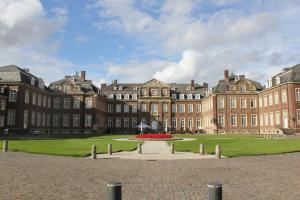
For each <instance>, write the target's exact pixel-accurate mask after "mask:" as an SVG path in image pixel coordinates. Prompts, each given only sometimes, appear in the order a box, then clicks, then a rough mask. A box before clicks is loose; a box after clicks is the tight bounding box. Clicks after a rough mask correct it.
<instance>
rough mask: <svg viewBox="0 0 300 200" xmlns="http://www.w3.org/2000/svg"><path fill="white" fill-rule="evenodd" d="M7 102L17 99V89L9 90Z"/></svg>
mask: <svg viewBox="0 0 300 200" xmlns="http://www.w3.org/2000/svg"><path fill="white" fill-rule="evenodd" d="M8 100H9V102H16V101H17V90H9V99H8Z"/></svg>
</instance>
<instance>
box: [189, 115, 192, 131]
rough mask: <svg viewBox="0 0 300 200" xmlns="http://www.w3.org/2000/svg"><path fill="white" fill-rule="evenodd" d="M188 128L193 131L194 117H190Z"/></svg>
mask: <svg viewBox="0 0 300 200" xmlns="http://www.w3.org/2000/svg"><path fill="white" fill-rule="evenodd" d="M188 128H189V129H190V130H192V129H193V118H192V117H188Z"/></svg>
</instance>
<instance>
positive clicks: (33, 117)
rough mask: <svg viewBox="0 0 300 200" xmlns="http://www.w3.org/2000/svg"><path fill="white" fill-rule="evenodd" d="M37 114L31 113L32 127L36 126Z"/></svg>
mask: <svg viewBox="0 0 300 200" xmlns="http://www.w3.org/2000/svg"><path fill="white" fill-rule="evenodd" d="M35 120H36V112H35V111H31V126H35Z"/></svg>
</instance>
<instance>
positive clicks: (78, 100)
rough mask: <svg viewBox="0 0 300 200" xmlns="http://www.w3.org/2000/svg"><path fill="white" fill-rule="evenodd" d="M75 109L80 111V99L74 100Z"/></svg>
mask: <svg viewBox="0 0 300 200" xmlns="http://www.w3.org/2000/svg"><path fill="white" fill-rule="evenodd" d="M73 107H74V109H79V108H80V99H79V98H75V99H74V102H73Z"/></svg>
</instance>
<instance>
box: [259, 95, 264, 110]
mask: <svg viewBox="0 0 300 200" xmlns="http://www.w3.org/2000/svg"><path fill="white" fill-rule="evenodd" d="M258 104H259V107H260V108H261V107H262V105H263V104H262V98H261V97H259V98H258Z"/></svg>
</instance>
